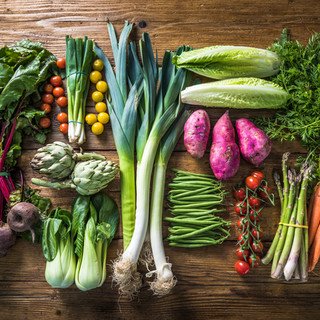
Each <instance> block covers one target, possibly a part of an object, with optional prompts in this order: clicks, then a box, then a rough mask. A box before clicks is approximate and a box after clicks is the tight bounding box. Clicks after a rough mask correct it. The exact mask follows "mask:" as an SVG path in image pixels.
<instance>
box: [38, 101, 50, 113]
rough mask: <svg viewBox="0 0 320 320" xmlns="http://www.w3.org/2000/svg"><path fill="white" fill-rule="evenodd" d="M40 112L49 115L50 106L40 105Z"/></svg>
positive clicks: (46, 104)
mask: <svg viewBox="0 0 320 320" xmlns="http://www.w3.org/2000/svg"><path fill="white" fill-rule="evenodd" d="M40 110H41V111H44V112H45V113H50V112H51V104H48V103H41V105H40Z"/></svg>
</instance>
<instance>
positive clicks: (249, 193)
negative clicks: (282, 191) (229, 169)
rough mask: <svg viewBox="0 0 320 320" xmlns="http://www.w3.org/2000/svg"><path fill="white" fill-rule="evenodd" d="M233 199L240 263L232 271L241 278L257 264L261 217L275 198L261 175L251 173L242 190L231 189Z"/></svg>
mask: <svg viewBox="0 0 320 320" xmlns="http://www.w3.org/2000/svg"><path fill="white" fill-rule="evenodd" d="M233 195H234V197H235V199H236V200H238V202H237V203H236V204H235V206H234V210H235V212H236V214H237V215H239V220H238V224H237V226H238V231H239V232H240V235H239V237H238V243H237V246H238V248H237V250H236V255H237V257H238V259H239V260H238V261H237V262H236V263H235V269H236V271H237V272H238V273H239V274H240V275H245V274H247V273H248V272H249V271H250V269H251V268H255V267H257V266H258V265H259V264H260V257H259V256H258V255H259V254H261V253H262V252H263V244H262V242H261V238H262V236H263V229H262V228H261V226H260V222H261V221H260V220H261V213H262V209H263V207H264V206H265V205H266V204H267V203H271V204H272V205H274V195H273V193H272V192H271V189H270V187H268V183H267V181H266V180H265V179H264V174H263V173H262V172H261V171H254V172H252V173H251V175H250V176H248V177H247V178H246V179H245V185H244V186H242V185H241V186H240V187H237V188H235V189H234V193H233Z"/></svg>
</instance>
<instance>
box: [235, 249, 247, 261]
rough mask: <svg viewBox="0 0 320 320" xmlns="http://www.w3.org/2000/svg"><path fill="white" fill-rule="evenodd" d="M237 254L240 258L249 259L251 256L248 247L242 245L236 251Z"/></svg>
mask: <svg viewBox="0 0 320 320" xmlns="http://www.w3.org/2000/svg"><path fill="white" fill-rule="evenodd" d="M236 255H237V257H238V259H239V260H242V261H247V260H248V256H249V250H248V249H241V247H239V248H238V249H237V251H236Z"/></svg>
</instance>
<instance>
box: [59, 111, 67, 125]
mask: <svg viewBox="0 0 320 320" xmlns="http://www.w3.org/2000/svg"><path fill="white" fill-rule="evenodd" d="M57 120H58V121H59V122H60V123H67V122H68V115H67V114H66V113H64V112H60V113H59V114H58V115H57Z"/></svg>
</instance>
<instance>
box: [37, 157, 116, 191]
mask: <svg viewBox="0 0 320 320" xmlns="http://www.w3.org/2000/svg"><path fill="white" fill-rule="evenodd" d="M118 172H119V167H118V165H117V164H115V163H114V162H112V161H105V160H88V161H83V162H78V163H77V164H76V165H75V167H74V170H73V172H72V174H71V179H68V180H65V181H62V182H58V181H57V182H51V181H46V180H41V179H36V178H33V179H31V181H32V183H34V184H36V185H38V186H42V187H49V188H55V189H65V188H73V189H76V191H77V192H78V193H80V194H81V195H92V194H95V193H97V192H99V191H100V190H102V189H104V188H105V187H106V186H107V185H108V183H109V182H111V181H112V180H113V179H114V178H115V176H116V175H117V173H118Z"/></svg>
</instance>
